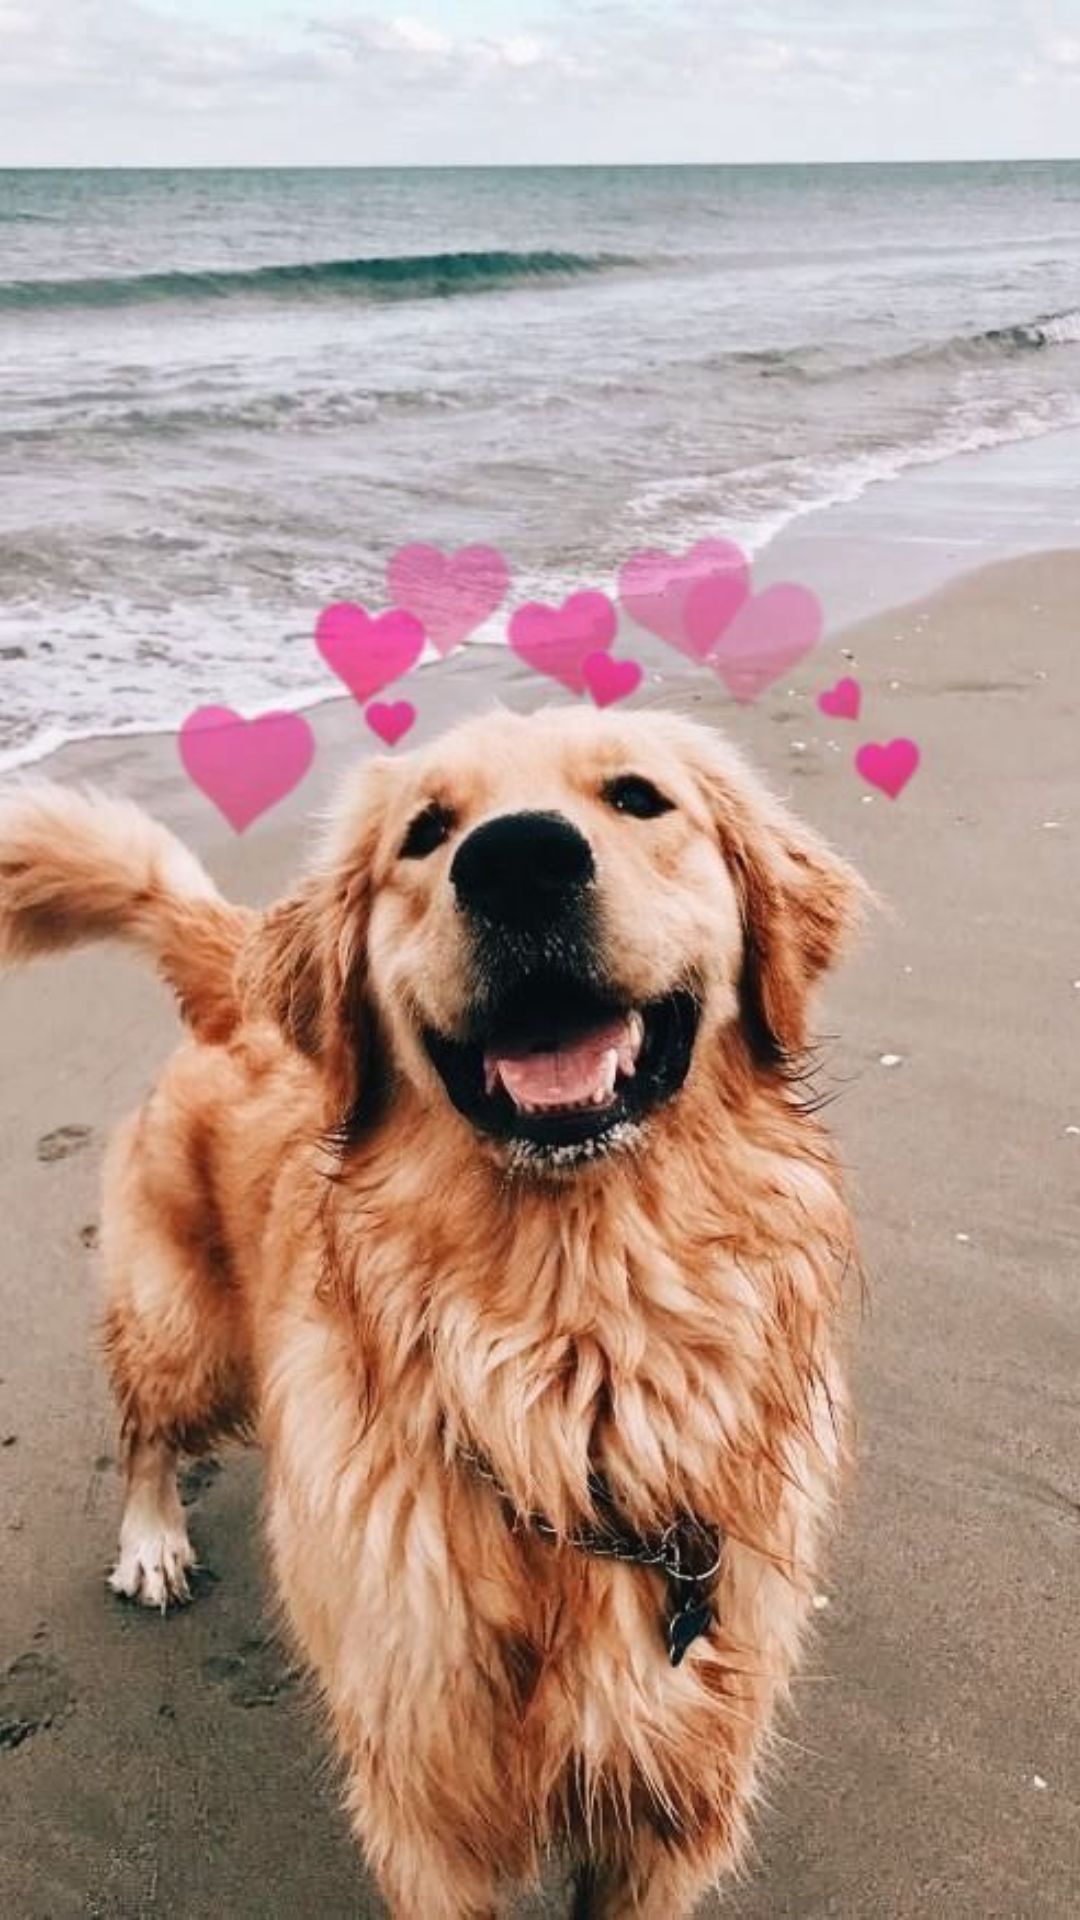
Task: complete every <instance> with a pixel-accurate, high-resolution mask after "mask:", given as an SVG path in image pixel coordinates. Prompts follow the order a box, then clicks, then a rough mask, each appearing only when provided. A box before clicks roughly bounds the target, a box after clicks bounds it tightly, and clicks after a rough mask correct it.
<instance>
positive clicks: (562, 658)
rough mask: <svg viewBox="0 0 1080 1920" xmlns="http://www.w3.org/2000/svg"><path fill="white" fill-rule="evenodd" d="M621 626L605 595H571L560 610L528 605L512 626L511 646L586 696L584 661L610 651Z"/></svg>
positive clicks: (539, 670)
mask: <svg viewBox="0 0 1080 1920" xmlns="http://www.w3.org/2000/svg"><path fill="white" fill-rule="evenodd" d="M618 624H619V622H618V615H617V614H616V612H615V608H614V606H613V605H612V603H611V601H610V600H609V599H608V597H607V594H606V593H592V592H587V593H572V594H571V595H570V598H569V599H568V600H564V601H563V603H562V606H561V607H545V606H541V605H540V604H539V602H537V601H530V603H529V605H528V606H525V607H519V608H518V609H517V612H516V613H515V614H514V616H513V619H512V620H511V622H510V645H511V646H512V648H513V650H514V652H515V653H516V654H517V656H518V659H519V660H524V662H525V665H526V666H527V667H533V668H534V669H535V671H536V672H537V673H545V674H547V676H548V678H549V679H551V680H557V681H558V682H559V684H560V686H563V687H569V689H570V692H571V693H584V692H585V690H586V687H585V672H584V669H585V662H586V660H587V659H588V658H589V656H590V654H594V653H598V652H600V651H606V649H607V648H608V647H610V645H611V643H612V641H613V640H614V638H615V631H616V628H617V627H618Z"/></svg>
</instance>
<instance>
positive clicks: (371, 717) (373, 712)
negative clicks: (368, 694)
mask: <svg viewBox="0 0 1080 1920" xmlns="http://www.w3.org/2000/svg"><path fill="white" fill-rule="evenodd" d="M364 719H365V720H366V721H367V723H368V726H369V727H370V728H371V731H372V733H377V734H378V736H379V739H380V740H382V741H384V742H385V744H386V745H387V746H388V747H396V746H397V743H398V741H399V740H404V738H405V735H406V734H407V733H408V731H409V728H410V727H411V726H413V725H415V722H416V708H415V707H414V706H413V704H412V701H411V700H391V701H386V700H373V701H372V703H371V705H370V707H365V708H364Z"/></svg>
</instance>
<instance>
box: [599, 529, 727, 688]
mask: <svg viewBox="0 0 1080 1920" xmlns="http://www.w3.org/2000/svg"><path fill="white" fill-rule="evenodd" d="M749 592H750V568H749V563H748V562H747V558H746V555H745V554H744V552H743V551H742V548H741V547H737V546H735V544H734V542H733V541H730V540H699V541H698V543H697V546H696V547H691V549H690V551H689V553H685V554H682V555H676V554H672V553H664V552H662V551H660V550H659V549H648V550H646V551H645V552H643V553H635V554H634V555H633V556H632V557H631V558H630V559H629V560H628V561H627V562H626V565H625V566H624V567H623V568H622V569H621V571H620V573H619V600H620V603H621V605H622V607H623V610H624V612H626V613H628V614H629V616H630V618H631V620H634V621H636V623H637V625H638V626H639V627H646V628H647V629H648V631H649V632H650V633H655V634H657V635H658V636H659V638H660V639H661V640H666V641H667V643H668V645H669V646H672V647H677V648H678V649H679V652H680V653H686V654H689V656H690V658H691V659H692V660H703V659H704V658H705V656H706V654H707V653H709V652H710V651H711V649H712V648H713V647H714V646H715V645H716V642H717V640H718V639H719V638H720V635H721V634H722V633H723V631H724V628H725V627H726V626H727V625H728V623H729V621H731V620H733V619H734V617H735V615H736V613H737V612H738V610H739V608H740V607H741V605H742V603H743V601H744V600H745V599H746V597H747V595H748V594H749ZM692 596H693V597H694V599H695V605H696V613H695V616H694V619H693V623H692V625H691V622H690V620H689V619H688V608H689V603H690V600H691V597H692Z"/></svg>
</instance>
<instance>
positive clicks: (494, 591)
mask: <svg viewBox="0 0 1080 1920" xmlns="http://www.w3.org/2000/svg"><path fill="white" fill-rule="evenodd" d="M386 579H387V584H388V586H389V589H390V598H391V600H392V601H393V602H394V605H395V606H398V607H405V608H406V609H407V610H408V612H409V613H413V614H415V615H416V618H417V619H418V620H419V621H420V622H421V624H422V626H423V629H424V632H425V633H426V634H427V637H428V639H429V640H430V641H431V644H432V646H433V647H434V648H435V649H436V650H437V652H439V653H441V654H447V653H449V652H450V650H451V648H453V647H457V646H460V644H461V642H462V641H463V640H467V639H468V637H469V635H470V633H474V632H475V631H476V629H477V627H479V626H482V624H483V622H484V621H485V620H487V619H488V618H489V617H490V616H491V614H493V613H495V612H497V611H498V609H499V607H501V606H502V603H503V601H504V600H505V599H506V595H507V593H508V591H509V587H510V569H509V567H508V566H507V564H506V561H505V560H504V559H503V556H502V554H501V553H499V551H498V550H497V548H495V547H461V548H459V549H458V551H457V553H441V552H440V550H439V548H438V547H428V546H424V545H422V544H419V543H418V544H417V545H415V546H411V547H400V548H399V549H398V551H397V553H395V555H394V557H393V559H392V560H391V562H390V565H389V567H388V568H387V571H386Z"/></svg>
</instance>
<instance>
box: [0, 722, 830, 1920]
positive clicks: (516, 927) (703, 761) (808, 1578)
mask: <svg viewBox="0 0 1080 1920" xmlns="http://www.w3.org/2000/svg"><path fill="white" fill-rule="evenodd" d="M860 894H861V886H860V882H859V881H858V880H857V878H856V876H855V874H854V873H853V872H852V870H851V869H850V868H849V867H848V866H847V865H845V864H844V862H843V861H842V860H840V859H839V858H838V857H837V856H836V855H835V854H834V853H833V852H831V851H830V849H829V848H828V847H827V846H826V845H825V844H824V843H823V842H822V841H821V840H820V839H819V838H818V836H817V835H816V834H815V833H813V832H811V831H809V830H808V829H807V828H806V827H804V826H802V825H800V824H799V823H798V822H797V821H796V820H795V819H794V818H793V817H792V815H791V814H790V813H789V812H787V810H786V809H785V808H784V807H783V806H782V805H781V804H780V803H779V802H778V801H777V800H775V799H774V798H773V797H772V796H771V795H770V794H769V793H768V792H767V791H766V790H765V788H764V787H763V786H762V785H761V784H760V783H759V781H758V780H757V779H756V778H755V777H754V775H753V774H751V772H750V771H749V770H748V769H747V767H746V766H745V765H744V764H743V762H742V761H741V760H740V758H739V757H738V755H737V754H736V753H735V752H733V751H732V750H731V749H730V748H729V747H727V746H725V745H724V744H723V743H722V742H721V741H720V740H719V739H718V738H717V737H716V736H715V735H714V734H713V733H711V732H709V731H707V730H705V729H703V728H701V727H698V726H696V725H693V724H691V723H689V722H687V721H684V720H681V719H678V718H675V717H673V716H667V715H661V714H650V713H636V714H632V715H629V716H623V715H620V716H615V715H612V714H607V715H601V714H596V713H592V712H587V711H585V710H561V711H547V712H542V713H539V714H536V715H534V716H533V717H531V718H520V717H517V716H515V715H512V714H508V713H501V714H498V715H492V716H488V717H485V718H483V719H479V720H476V721H471V722H469V723H467V724H466V725H464V726H462V727H460V728H458V729H457V730H456V731H454V732H452V733H450V734H448V735H446V736H445V737H444V738H443V739H441V740H439V741H438V742H437V744H436V745H434V746H433V747H431V748H430V749H427V750H424V751H418V752H416V753H414V754H410V755H405V756H402V757H400V758H397V759H394V760H390V759H378V760H375V761H373V762H370V763H369V764H368V765H366V766H365V767H364V768H363V770H362V771H361V772H360V774H359V776H358V778H357V779H356V781H355V784H354V785H353V786H352V787H351V788H350V789H349V790H348V792H347V795H346V797H345V801H344V804H343V805H342V806H341V807H340V808H339V809H338V811H337V813H336V816H335V818H334V821H333V824H332V827H331V829H330V831H329V833H328V837H327V839H326V842H325V845H324V847H323V849H322V852H321V855H320V856H319V858H318V859H317V861H316V863H315V864H314V866H313V868H312V870H311V872H310V874H309V876H308V877H307V878H305V879H304V880H303V881H302V883H301V884H300V885H299V886H298V887H297V889H296V891H295V892H294V893H293V894H292V895H291V897H289V898H287V899H286V900H284V901H283V902H282V903H281V904H279V905H276V906H274V907H272V908H270V909H269V910H268V911H266V912H261V913H260V912H254V911H251V910H249V909H245V908H238V907H233V906H230V905H229V904H227V903H226V902H225V901H224V900H223V899H222V898H221V897H220V896H219V895H218V893H217V892H216V891H215V889H214V887H213V885H212V884H211V882H210V880H209V879H208V878H207V877H206V875H205V873H204V872H203V871H202V869H201V867H200V866H199V865H198V863H197V862H196V861H195V860H194V859H193V857H192V856H191V855H190V854H189V853H187V852H186V851H185V849H184V848H182V847H181V846H180V845H179V844H178V842H176V841H175V840H174V839H173V838H172V836H171V835H170V834H168V833H167V832H166V831H165V830H164V829H163V828H162V827H160V826H158V825H156V824H155V823H154V822H152V821H151V820H150V819H148V818H147V817H146V815H144V814H142V813H141V812H139V810H138V809H137V808H135V807H133V806H130V805H128V804H127V803H125V802H119V801H113V800H109V799H105V798H101V797H98V796H94V795H90V796H85V797H84V796H81V795H78V794H75V793H73V792H68V791H66V790H63V789H60V788H57V787H48V786H44V787H37V788H30V789H24V790H22V791H17V792H16V793H14V794H12V795H10V796H9V797H8V798H7V799H6V800H5V801H4V802H3V803H2V804H0V957H2V958H5V959H7V960H9V961H11V960H18V959H22V958H26V957H29V956H30V955H33V954H35V953H39V952H44V951H46V950H49V949H59V948H64V947H69V946H74V945H75V944H77V943H79V942H81V941H86V940H91V939H96V938H109V937H117V938H121V939H126V940H128V941H129V942H133V943H134V944H135V945H136V946H138V947H140V948H142V949H143V951H144V952H146V953H147V954H149V955H150V956H151V957H152V958H153V959H154V961H155V962H156V963H157V965H158V966H159V968H160V969H161V971H162V972H163V973H164V975H165V977H166V978H167V979H168V980H169V982H170V983H171V984H172V986H173V987H174V989H175V991H176V993H177V996H178V998H179V1003H180V1007H181V1010H182V1013H183V1017H184V1019H185V1021H186V1024H187V1027H188V1029H189V1034H188V1036H187V1037H186V1038H185V1040H184V1043H183V1045H182V1046H181V1047H180V1049H179V1050H178V1051H177V1053H176V1054H175V1055H174V1057H173V1059H172V1060H171V1062H170V1063H169V1065H168V1066H167V1067H166V1069H165V1071H164V1073H163V1074H162V1076H161V1079H160V1081H159V1082H158V1084H157V1086H156V1088H155V1089H154V1091H153V1092H152V1093H151V1095H150V1097H149V1098H148V1099H147V1100H146V1102H145V1104H144V1105H143V1107H142V1108H141V1110H140V1111H139V1112H138V1113H137V1114H136V1115H135V1116H134V1117H133V1118H132V1119H130V1120H129V1121H128V1122H127V1123H126V1125H124V1126H122V1127H121V1129H120V1131H119V1133H118V1135H117V1136H116V1138H115V1140H114V1142H113V1144H112V1147H111V1150H110V1154H109V1158H108V1164H107V1171H106V1181H105V1214H104V1229H103V1247H104V1259H105V1265H106V1269H107V1276H108V1301H107V1310H106V1321H105V1345H106V1352H107V1355H108V1363H109V1367H110V1370H111V1375H112V1380H113V1384H114V1387H115V1391H116V1397H117V1401H118V1404H119V1409H120V1414H121V1417H122V1421H123V1429H124V1434H125V1437H126V1446H127V1461H128V1475H129V1479H128V1491H127V1501H126V1505H125V1508H124V1514H123V1521H122V1525H121V1531H120V1548H119V1556H118V1559H117V1562H116V1567H115V1571H114V1572H113V1574H112V1585H113V1587H114V1589H115V1590H116V1592H117V1593H119V1594H123V1595H127V1596H129V1597H130V1598H131V1599H133V1600H137V1601H142V1602H143V1603H144V1604H146V1605H147V1606H151V1607H160V1608H164V1607H165V1606H166V1605H167V1603H168V1602H170V1601H179V1600H183V1599H184V1598H185V1596H186V1593H187V1581H186V1576H187V1573H188V1571H189V1569H190V1568H191V1566H192V1564H193V1553H192V1548H191V1545H190V1543H189V1540H188V1536H187V1531H186V1526H185V1519H184V1514H183V1511H182V1508H181V1505H180V1502H179V1499H178V1497H177V1487H176V1468H177V1460H178V1457H179V1456H180V1455H181V1454H184V1453H186V1454H199V1453H202V1452H204V1451H205V1450H206V1449H207V1448H210V1447H213V1446H215V1445H216V1444H217V1443H218V1442H220V1441H221V1440H222V1438H223V1437H224V1436H228V1435H238V1436H247V1435H249V1434H252V1435H257V1436H258V1438H259V1440H260V1441H261V1443H262V1445H263V1447H264V1449H265V1454H266V1462H267V1492H266V1527H267V1535H268V1540H269V1548H270V1555H271V1559H272V1562H273V1569H274V1575H275V1578H276V1583H277V1587H278V1590H279V1592H280V1596H281V1599H282V1602H283V1604H284V1609H285V1612H286V1616H287V1618H288V1621H289V1623H290V1625H291V1629H292V1631H293V1633H294V1634H295V1637H296V1640H297V1642H298V1644H299V1647H300V1648H301V1650H302V1652H303V1655H304V1657H305V1659H306V1661H307V1662H308V1664H309V1665H310V1667H311V1669H312V1670H313V1672H314V1674H315V1675H316V1676H317V1680H318V1683H319V1686H320V1689H321V1693H322V1697H323V1699H324V1700H325V1704H326V1708H327V1711H328V1715H329V1718H330V1720H331V1722H332V1725H333V1729H334V1733H335V1736H336V1741H337V1746H338V1750H339V1752H340V1754H341V1757H342V1761H343V1764H344V1769H345V1774H346V1779H347V1797H348V1807H349V1812H350V1815H351V1818H352V1822H353V1825H354V1827H355V1831H356V1834H357V1836H358V1839H359V1841H360V1843H361V1845H362V1847H363V1849H364V1851H365V1853H366V1856H367V1859H368V1861H369V1862H370V1864H371V1866H372V1868H373V1870H374V1872H375V1874H376V1875H377V1877H378V1880H379V1883H380V1885H381V1888H382V1891H383V1893H384V1895H385V1898H386V1901H387V1902H388V1904H389V1907H390V1910H391V1912H392V1913H393V1914H394V1915H395V1916H397V1920H490V1916H493V1915H496V1914H499V1913H502V1912H504V1911H505V1910H506V1906H507V1904H508V1902H509V1901H510V1900H511V1898H512V1896H513V1893H514V1889H515V1887H516V1886H519V1885H521V1884H522V1883H528V1882H532V1881H534V1880H535V1878H536V1877H537V1875H538V1873H539V1872H540V1870H541V1868H542V1866H543V1863H544V1860H545V1858H546V1857H547V1855H548V1854H549V1853H552V1852H553V1853H556V1854H559V1855H561V1856H562V1857H563V1858H568V1859H569V1860H570V1861H571V1862H572V1863H573V1871H574V1875H575V1893H574V1899H575V1907H574V1911H575V1913H576V1914H577V1915H579V1916H586V1915H588V1916H591V1917H592V1920H616V1916H623V1915H637V1916H639V1920H676V1917H677V1916H679V1915H684V1914H688V1913H690V1912H691V1911H692V1910H693V1908H694V1907H695V1905H696V1903H697V1901H698V1900H699V1899H700V1898H701V1896H702V1895H703V1893H704V1892H705V1891H706V1889H707V1888H708V1887H709V1886H710V1885H711V1884H712V1883H714V1882H715V1881H716V1880H717V1879H718V1878H720V1877H721V1876H723V1875H724V1874H725V1873H726V1872H728V1871H730V1870H731V1869H732V1868H733V1867H734V1866H736V1865H737V1863H738V1861H739V1857H740V1853H741V1851H742V1849H743V1846H744V1842H745V1836H746V1826H747V1816H748V1810H749V1808H750V1806H751V1803H752V1801H753V1797H754V1791H755V1782H756V1780H757V1777H758V1773H759V1768H760V1763H761V1761H762V1759H763V1757H764V1755H765V1754H766V1753H767V1749H768V1744H769V1742H768V1736H769V1732H770V1726H771V1723H772V1721H773V1718H774V1714H775V1710H776V1707H777V1704H778V1702H779V1700H780V1699H781V1698H782V1696H783V1695H784V1693H785V1690H786V1688H787V1685H788V1681H789V1678H790V1675H791V1673H792V1668H793V1664H794V1662H795V1660H796V1658H797V1654H798V1650H799V1645H800V1640H801V1638H802V1635H803V1630H804V1626H805V1623H806V1619H807V1613H808V1610H809V1608H810V1607H811V1603H812V1596H813V1591H814V1583H815V1579H816V1578H817V1577H818V1567H819V1556H820V1552H821V1549H822V1544H823V1536H824V1533H825V1530H826V1524H827V1521H828V1518H829V1514H830V1509H831V1506H832V1503H833V1500H834V1495H835V1491H836V1486H837V1481H838V1476H839V1473H840V1470H841V1464H842V1461H843V1457H844V1448H845V1392H844V1384H843V1378H842V1366H841V1360H840V1355H839V1347H840V1332H839V1303H840V1298H841V1292H842V1283H843V1281H844V1277H845V1274H846V1273H847V1272H848V1270H849V1269H850V1267H851V1265H852V1262H853V1257H854V1255H853V1235H852V1226H851V1221H850V1217H849V1214H848V1211H847V1208H846V1205H845V1201H844V1197H843V1193H842V1189H841V1182H840V1179H839V1177H838V1171H837V1165H836V1161H835V1159H834V1156H833V1153H832V1151H831V1150H830V1147H829V1144H828V1142H827V1140H826V1138H825V1136H824V1134H823V1132H822V1129H821V1127H820V1126H819V1124H818V1122H817V1121H816V1119H815V1118H814V1117H813V1116H812V1114H811V1113H810V1111H808V1108H807V1104H806V1102H805V1100H801V1099H800V1085H799V1080H798V1070H799V1065H800V1062H801V1061H802V1060H803V1059H804V1056H805V1048H806V1045H807V1017H808V1007H807V1003H808V998H809V996H810V994H811V990H812V988H813V986H814V983H815V981H816V980H817V979H818V977H819V975H821V974H822V973H823V972H824V970H825V969H826V968H827V967H828V966H829V965H830V963H831V962H832V961H833V959H834V958H835V957H836V955H837V953H838V950H839V949H840V947H841V944H842V942H843V940H844V936H845V934H846V933H847V931H848V929H849V927H850V925H851V924H852V922H853V919H854V918H855V916H856V913H857V909H858V906H859V901H860Z"/></svg>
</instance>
